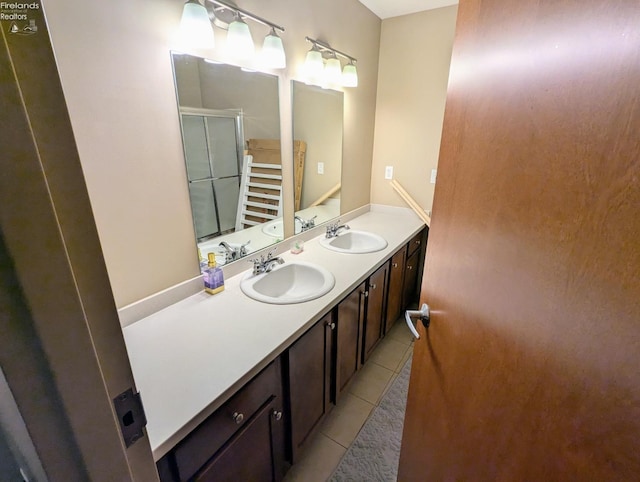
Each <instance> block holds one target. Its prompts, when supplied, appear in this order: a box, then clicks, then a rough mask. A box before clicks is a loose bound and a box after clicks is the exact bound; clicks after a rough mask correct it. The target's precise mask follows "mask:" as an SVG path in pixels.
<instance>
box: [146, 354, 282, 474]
mask: <svg viewBox="0 0 640 482" xmlns="http://www.w3.org/2000/svg"><path fill="white" fill-rule="evenodd" d="M284 424H285V420H284V397H283V394H282V372H281V363H280V358H277V359H276V360H275V361H273V362H272V363H271V364H270V365H269V366H268V367H267V368H265V369H264V370H263V371H262V372H260V373H259V374H258V375H256V377H254V378H253V379H252V380H251V381H250V382H249V383H247V384H246V385H245V386H244V387H243V388H242V389H240V390H239V391H238V392H237V393H236V394H235V395H234V396H233V397H231V398H230V399H229V400H228V401H227V402H226V403H225V404H224V405H222V407H220V408H219V409H218V410H216V411H215V412H214V413H213V414H212V415H211V416H210V417H209V418H207V419H206V420H205V421H204V422H202V423H201V424H200V425H199V426H198V427H197V428H196V429H194V430H193V431H192V432H191V433H190V434H189V435H187V437H185V438H184V439H183V440H182V441H181V442H180V443H179V444H178V445H177V446H176V447H175V448H174V449H173V450H172V451H171V452H169V453H168V454H167V455H165V456H164V457H163V458H162V459H161V460H160V461H158V464H157V465H158V472H159V474H160V476H161V479H160V480H162V482H182V481H187V480H207V481H209V480H220V481H227V480H269V481H279V480H281V479H282V477H283V475H284V459H285V448H286V447H285V440H284V435H285V427H284ZM247 447H249V448H250V450H249V452H242V451H243V450H246V449H247ZM236 460H242V461H243V462H242V463H241V464H236V463H235V462H234V461H236ZM267 461H268V465H269V470H268V471H264V470H265V469H264V468H265V467H266V465H267ZM227 465H228V467H227ZM254 465H255V466H254ZM214 466H215V467H217V468H216V469H215V470H213V469H212V468H211V467H214ZM223 466H225V468H224V469H222V468H221V467H223ZM244 471H254V472H251V473H257V472H258V471H259V472H260V473H261V474H265V475H264V477H267V478H266V479H265V478H264V477H263V478H260V479H245V478H243V475H242V474H244V473H245V472H244ZM194 477H195V479H194Z"/></svg>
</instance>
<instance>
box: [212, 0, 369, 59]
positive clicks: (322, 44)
mask: <svg viewBox="0 0 640 482" xmlns="http://www.w3.org/2000/svg"><path fill="white" fill-rule="evenodd" d="M210 1H213V0H210ZM215 1H216V2H217V1H219V0H215ZM305 39H306V40H307V42H310V43H312V44H313V45H317V46H318V47H320V48H323V49H324V50H328V51H329V52H333V53H334V54H337V55H339V56H340V57H344V58H345V59H349V60H350V61H351V62H357V61H358V59H356V58H355V57H352V56H351V55H347V54H345V53H344V52H340V51H339V50H336V49H334V48H333V47H332V46H331V45H329V44H328V43H326V42H323V41H322V40H316V39H312V38H311V37H305Z"/></svg>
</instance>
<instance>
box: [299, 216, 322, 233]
mask: <svg viewBox="0 0 640 482" xmlns="http://www.w3.org/2000/svg"><path fill="white" fill-rule="evenodd" d="M317 217H318V215H317V214H316V215H315V216H314V217H312V218H311V219H303V218H301V217H300V216H295V218H296V219H297V220H298V221H299V222H300V226H301V228H302V231H303V232H304V231H307V230H309V229H311V228H314V227H315V226H316V221H315V219H316V218H317Z"/></svg>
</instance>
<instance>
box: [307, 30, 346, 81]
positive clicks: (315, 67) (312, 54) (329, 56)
mask: <svg viewBox="0 0 640 482" xmlns="http://www.w3.org/2000/svg"><path fill="white" fill-rule="evenodd" d="M306 40H307V42H310V43H311V45H312V47H311V50H309V52H307V57H306V60H305V62H304V75H305V77H306V81H307V83H310V84H316V85H322V86H329V87H331V86H336V85H341V86H342V87H357V86H358V71H357V69H356V62H357V59H356V58H354V57H352V56H351V55H347V54H345V53H344V52H340V51H339V50H336V49H334V48H333V47H331V46H330V45H329V44H328V43H325V42H322V41H321V40H315V39H312V38H310V37H306ZM338 56H339V57H343V58H345V59H347V60H348V61H349V63H348V64H346V65H345V66H344V70H343V69H342V68H341V64H340V60H339V59H338Z"/></svg>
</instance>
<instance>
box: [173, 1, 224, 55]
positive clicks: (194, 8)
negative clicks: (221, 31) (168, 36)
mask: <svg viewBox="0 0 640 482" xmlns="http://www.w3.org/2000/svg"><path fill="white" fill-rule="evenodd" d="M179 37H180V41H181V42H183V43H184V44H185V45H190V46H192V47H195V48H201V49H212V48H213V47H214V46H215V37H214V35H213V26H212V25H211V20H210V19H209V13H208V12H207V9H206V8H205V7H204V6H203V5H202V4H201V3H200V2H199V1H198V0H188V1H187V2H186V3H185V4H184V7H183V9H182V18H181V20H180V31H179Z"/></svg>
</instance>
